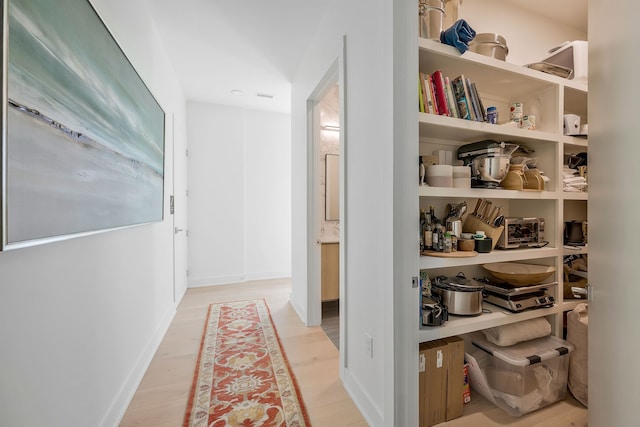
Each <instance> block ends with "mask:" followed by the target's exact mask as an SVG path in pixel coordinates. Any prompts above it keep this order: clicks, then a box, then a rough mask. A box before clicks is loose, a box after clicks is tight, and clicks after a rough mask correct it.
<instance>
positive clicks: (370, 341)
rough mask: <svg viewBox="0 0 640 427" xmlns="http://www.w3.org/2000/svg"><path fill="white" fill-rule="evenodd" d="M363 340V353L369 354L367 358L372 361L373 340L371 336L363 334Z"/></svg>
mask: <svg viewBox="0 0 640 427" xmlns="http://www.w3.org/2000/svg"><path fill="white" fill-rule="evenodd" d="M364 339H365V351H366V352H367V354H369V357H370V358H372V359H373V338H371V335H369V334H364Z"/></svg>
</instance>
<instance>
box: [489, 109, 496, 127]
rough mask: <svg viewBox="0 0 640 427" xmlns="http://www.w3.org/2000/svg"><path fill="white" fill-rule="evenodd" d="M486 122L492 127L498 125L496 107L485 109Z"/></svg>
mask: <svg viewBox="0 0 640 427" xmlns="http://www.w3.org/2000/svg"><path fill="white" fill-rule="evenodd" d="M487 122H488V123H491V124H494V125H497V124H498V109H497V108H496V107H489V108H487Z"/></svg>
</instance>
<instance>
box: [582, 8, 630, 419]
mask: <svg viewBox="0 0 640 427" xmlns="http://www.w3.org/2000/svg"><path fill="white" fill-rule="evenodd" d="M639 19H640V4H639V3H638V2H636V1H630V0H625V1H622V2H616V7H611V4H607V3H603V2H600V1H594V0H592V1H589V208H588V210H589V284H590V286H591V287H592V294H593V297H592V300H591V301H590V304H589V317H590V319H589V425H591V426H607V425H609V426H634V425H636V424H638V398H639V397H640V394H639V392H638V387H637V384H636V383H635V378H637V374H636V369H635V366H636V365H637V359H638V354H640V335H639V334H638V332H637V330H636V328H635V325H637V324H638V312H639V311H638V301H640V286H638V283H637V280H636V278H637V275H638V267H637V264H638V258H639V257H640V250H639V247H638V245H637V244H636V241H635V239H634V238H633V237H631V236H632V234H633V232H634V231H635V224H637V217H638V212H640V198H638V166H637V158H638V155H640V145H638V109H637V107H635V106H634V105H633V100H635V99H636V98H637V97H638V96H640V87H639V86H638V85H637V84H634V83H632V82H633V81H634V80H636V79H637V74H638V69H640V58H639V57H638V55H637V54H630V51H629V49H628V45H627V43H628V42H629V40H635V39H636V37H637V36H636V33H637V27H638V20H639ZM626 224H629V225H631V226H630V227H629V229H628V230H629V231H628V232H619V231H618V230H619V229H620V227H619V226H620V225H626ZM629 279H631V280H629Z"/></svg>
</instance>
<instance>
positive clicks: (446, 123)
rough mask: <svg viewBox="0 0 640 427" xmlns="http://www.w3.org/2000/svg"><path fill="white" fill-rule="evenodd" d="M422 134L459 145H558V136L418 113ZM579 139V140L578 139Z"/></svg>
mask: <svg viewBox="0 0 640 427" xmlns="http://www.w3.org/2000/svg"><path fill="white" fill-rule="evenodd" d="M418 123H419V124H420V134H421V135H428V136H429V138H430V139H442V140H455V141H457V142H459V145H463V144H465V143H468V142H475V141H480V140H483V139H493V140H496V141H516V140H517V141H518V142H519V143H529V144H530V143H532V142H539V141H544V142H550V143H554V144H556V143H558V139H559V138H558V135H557V134H554V133H550V132H543V131H538V130H528V129H521V128H517V127H513V126H507V125H493V124H491V123H485V122H476V121H472V120H465V119H458V118H456V117H448V116H440V115H437V114H430V113H421V112H418ZM576 139H577V138H576Z"/></svg>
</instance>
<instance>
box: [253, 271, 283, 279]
mask: <svg viewBox="0 0 640 427" xmlns="http://www.w3.org/2000/svg"><path fill="white" fill-rule="evenodd" d="M246 277H247V280H269V279H284V278H290V277H291V272H288V273H283V272H280V271H275V272H274V271H263V272H261V273H247V275H246Z"/></svg>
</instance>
